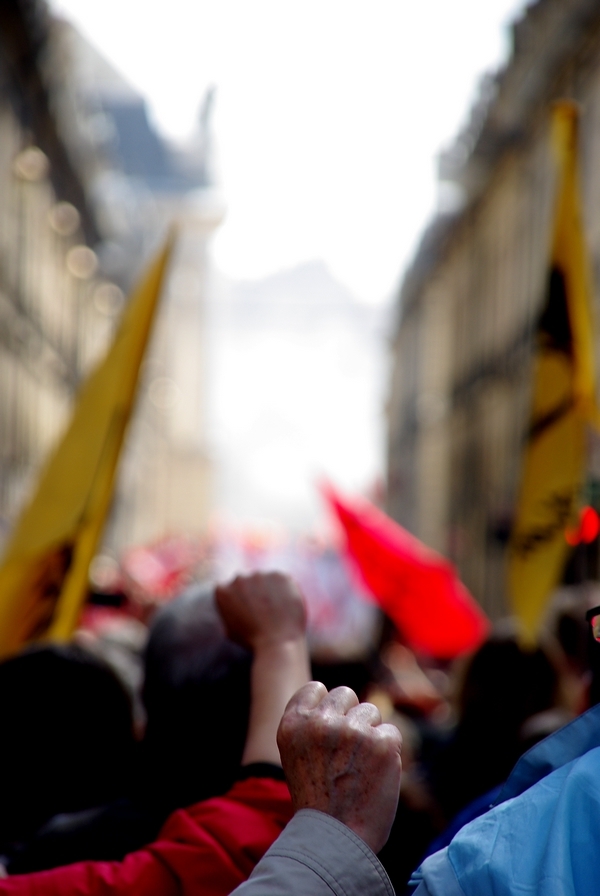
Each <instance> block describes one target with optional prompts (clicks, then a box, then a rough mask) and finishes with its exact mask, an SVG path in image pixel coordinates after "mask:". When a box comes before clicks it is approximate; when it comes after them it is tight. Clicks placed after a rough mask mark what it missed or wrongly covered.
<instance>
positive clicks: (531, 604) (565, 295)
mask: <svg viewBox="0 0 600 896" xmlns="http://www.w3.org/2000/svg"><path fill="white" fill-rule="evenodd" d="M577 126H578V112H577V107H576V105H575V104H574V103H572V102H568V101H561V102H559V103H557V104H556V106H555V107H554V117H553V138H554V146H555V151H556V159H557V174H558V179H557V194H556V200H555V211H554V227H553V234H552V249H551V255H550V265H549V271H548V277H547V290H546V299H545V303H544V307H543V309H542V314H541V317H540V319H539V322H538V328H537V334H536V341H537V346H536V358H535V363H534V381H533V399H532V409H531V419H530V426H529V430H528V433H527V441H526V445H525V449H524V460H523V471H522V480H521V490H520V495H519V500H518V506H517V514H516V519H515V523H514V526H513V532H512V536H511V541H510V545H509V567H508V580H509V592H510V596H511V600H512V606H513V610H514V612H515V614H516V615H517V617H518V618H519V620H520V623H521V629H522V635H523V639H524V640H525V641H526V642H530V643H532V642H533V641H534V640H535V637H536V634H537V631H538V628H539V624H540V621H541V618H542V616H543V613H544V609H545V606H546V603H547V600H548V598H549V596H550V593H551V591H552V589H553V588H554V587H556V585H557V584H558V583H559V582H560V578H561V575H562V571H563V568H564V565H565V562H566V559H567V552H568V550H569V547H568V545H567V543H566V541H565V527H566V526H567V525H568V524H572V523H573V522H574V521H575V517H576V513H577V509H578V503H579V497H580V493H581V489H582V485H583V481H584V477H585V465H586V428H587V424H588V423H589V422H590V421H592V420H593V419H595V417H596V414H597V411H596V399H595V374H594V330H593V322H592V287H591V272H590V262H589V258H588V254H587V249H586V245H585V236H584V225H583V216H582V209H581V202H580V192H579V171H578V161H577V154H578V140H577Z"/></svg>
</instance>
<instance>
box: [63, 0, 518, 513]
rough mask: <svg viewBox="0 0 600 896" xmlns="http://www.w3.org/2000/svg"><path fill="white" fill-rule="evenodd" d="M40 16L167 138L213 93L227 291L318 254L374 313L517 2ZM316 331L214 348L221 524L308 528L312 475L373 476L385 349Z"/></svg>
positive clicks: (498, 53)
mask: <svg viewBox="0 0 600 896" xmlns="http://www.w3.org/2000/svg"><path fill="white" fill-rule="evenodd" d="M51 2H52V4H53V8H54V9H56V10H57V11H60V12H61V13H62V14H63V15H64V16H65V17H67V18H69V19H71V21H72V22H73V23H74V24H75V25H76V26H77V27H79V29H80V30H81V31H82V32H83V33H84V35H85V36H86V37H87V38H88V39H89V40H91V41H92V42H93V43H94V44H95V45H96V46H97V47H98V49H99V50H100V51H101V52H102V53H103V54H104V55H105V56H106V57H107V58H108V59H109V61H111V62H112V63H113V65H114V66H115V67H116V68H117V69H118V70H120V71H121V73H122V74H123V75H124V76H125V77H126V78H127V79H128V80H129V81H130V82H131V83H132V84H133V86H134V87H136V88H137V89H138V90H139V91H140V92H141V93H142V94H144V95H145V96H146V98H147V99H148V102H149V104H150V107H151V110H152V114H153V116H154V118H155V120H156V122H157V123H158V124H159V126H160V128H162V130H163V131H164V132H165V133H166V134H167V135H169V136H171V137H173V138H185V137H187V136H189V135H190V134H191V132H192V131H193V129H194V125H195V120H196V117H197V113H198V108H199V104H200V101H201V99H202V96H203V94H204V92H205V90H206V88H207V87H208V86H209V85H212V84H214V85H216V87H217V96H216V106H215V115H214V122H213V124H214V132H215V135H216V141H217V145H216V150H217V161H218V166H219V176H220V181H221V187H222V190H223V193H224V197H225V201H226V205H227V215H226V219H225V222H224V224H223V226H222V227H221V228H220V230H219V231H218V233H217V234H216V237H215V239H214V244H213V259H214V261H215V262H216V265H217V267H218V268H219V269H220V271H221V272H222V273H223V274H224V275H225V276H226V277H227V278H230V279H233V280H238V279H259V278H264V277H267V276H269V275H271V274H273V273H276V272H278V271H281V270H285V269H288V268H292V267H295V266H297V265H299V264H302V263H305V262H309V261H312V260H314V259H320V260H322V261H323V262H324V263H325V265H326V267H327V268H328V269H329V271H330V272H331V273H332V274H333V276H334V277H336V278H337V279H338V280H339V281H341V282H342V283H343V284H345V285H346V286H347V287H349V289H350V290H351V292H352V293H354V295H355V296H356V297H357V298H358V299H360V300H363V301H365V302H369V303H373V304H376V305H379V306H380V307H381V306H382V305H383V303H384V302H386V301H389V300H390V298H391V297H392V295H393V294H394V292H395V290H396V288H397V285H398V282H399V280H400V276H401V273H402V271H403V269H404V267H405V266H406V264H407V263H408V262H409V260H410V257H411V254H412V252H413V251H414V248H415V246H416V244H417V242H418V240H419V237H420V234H421V232H422V229H423V227H424V225H425V224H426V222H427V219H428V218H429V216H430V215H431V214H432V212H433V210H434V207H435V202H436V157H437V154H438V152H439V150H440V149H441V148H442V147H444V146H445V145H447V144H448V143H449V142H450V141H451V140H452V138H453V137H454V135H455V134H456V132H457V130H458V129H459V127H461V126H462V125H463V124H464V121H465V119H466V116H467V113H468V110H469V107H470V105H471V103H472V100H473V98H474V95H475V91H476V86H477V82H478V79H479V77H480V76H481V74H482V73H483V72H484V71H487V70H489V69H493V68H496V67H497V66H498V65H499V64H500V63H501V62H502V61H503V60H504V59H505V58H506V55H507V50H508V39H507V36H508V32H507V27H506V24H507V22H508V21H510V19H511V18H512V17H513V16H514V15H515V14H516V12H517V11H518V10H519V9H521V8H522V6H523V2H524V0H167V2H165V0H161V2H158V0H51ZM322 329H323V328H320V331H319V333H315V338H314V339H313V340H312V341H311V340H308V341H306V340H305V341H303V340H302V339H301V338H300V335H298V334H295V333H294V332H293V331H290V332H287V331H286V332H287V335H286V334H285V333H283V331H282V332H279V331H277V332H276V333H272V332H271V331H269V330H268V329H267V330H266V331H265V332H264V333H262V334H257V335H255V337H254V338H253V341H250V335H251V334H243V339H241V338H240V339H237V341H236V338H237V337H236V334H235V333H234V334H233V335H232V334H227V333H225V332H223V333H221V334H220V335H219V334H216V333H215V332H213V334H212V342H213V343H214V345H213V346H212V352H213V355H214V356H215V358H216V359H217V360H216V361H213V364H212V366H213V374H214V376H213V380H214V382H212V385H211V386H210V388H209V391H210V393H211V396H209V404H212V405H214V406H216V407H217V411H218V413H216V414H213V416H214V418H215V421H216V422H215V423H214V427H213V428H214V430H215V432H214V433H213V436H212V440H213V446H214V449H215V456H216V457H217V459H218V468H219V473H218V479H219V482H221V485H219V487H218V489H217V491H218V501H217V504H218V506H219V508H220V509H221V510H226V511H227V510H229V511H230V512H231V514H232V516H233V517H236V516H237V517H238V518H241V517H247V516H252V515H254V516H256V515H258V516H259V517H262V518H264V519H267V518H268V519H277V520H280V521H284V523H285V524H286V525H291V524H292V523H293V524H295V525H302V526H304V525H306V526H310V522H311V520H313V521H314V520H315V519H317V518H318V514H319V501H318V497H317V494H316V490H315V488H314V480H315V477H316V476H318V475H321V474H325V475H326V476H328V477H330V478H331V479H332V481H333V482H335V483H337V484H338V485H339V486H340V487H341V488H343V489H347V490H348V491H349V492H350V493H351V492H353V491H357V490H361V489H362V488H364V487H365V486H366V485H368V484H370V483H373V481H374V479H375V477H376V476H378V475H381V473H382V463H383V456H382V455H383V419H382V415H381V409H382V407H383V404H384V400H385V392H386V384H385V376H386V369H385V360H386V358H385V356H386V351H385V345H384V344H383V339H382V341H381V344H380V343H377V344H375V343H374V342H373V340H372V339H371V341H369V339H370V337H369V335H368V334H365V337H364V339H362V341H361V339H359V338H358V337H357V335H356V333H354V331H351V330H350V329H348V328H347V327H346V329H344V327H343V326H341V324H340V325H339V326H338V327H337V329H336V328H334V330H333V331H332V332H330V331H327V333H325V332H321V330H322ZM330 330H331V328H330ZM328 334H329V336H331V339H330V342H328V343H327V344H325V343H324V342H323V340H324V339H325V337H326V336H327V335H328ZM296 336H298V338H297V339H295V337H296ZM285 340H287V341H285ZM294 340H295V341H294ZM284 343H285V344H284ZM346 356H349V357H350V361H348V358H347V357H346ZM219 359H220V360H219ZM273 369H277V371H278V374H277V377H273ZM307 371H309V372H310V376H308V375H307ZM353 372H354V374H358V375H359V376H360V377H361V380H360V382H356V378H355V379H354V380H353V379H352V376H351V375H350V374H352V373H353ZM240 382H243V383H244V384H245V386H246V387H247V388H246V392H247V393H248V395H249V396H250V397H244V396H245V395H246V393H245V392H244V390H243V389H240ZM245 401H246V403H247V404H248V407H245V406H244V402H245ZM261 421H262V422H261ZM259 424H260V425H259ZM244 427H245V428H244ZM257 433H258V434H257ZM228 495H229V496H231V495H233V496H234V497H233V498H231V500H230V501H229V503H228V498H227V496H228ZM230 505H231V506H230Z"/></svg>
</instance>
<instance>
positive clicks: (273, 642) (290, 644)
mask: <svg viewBox="0 0 600 896" xmlns="http://www.w3.org/2000/svg"><path fill="white" fill-rule="evenodd" d="M250 647H251V649H252V652H253V654H254V656H255V657H256V656H258V655H263V654H274V655H275V654H283V655H285V654H294V653H300V652H306V651H307V646H306V637H305V635H304V632H300V633H297V634H290V635H285V636H282V635H259V636H257V637H256V638H254V639H253V641H252V643H251V645H250Z"/></svg>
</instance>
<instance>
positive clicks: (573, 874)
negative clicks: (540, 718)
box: [411, 706, 600, 896]
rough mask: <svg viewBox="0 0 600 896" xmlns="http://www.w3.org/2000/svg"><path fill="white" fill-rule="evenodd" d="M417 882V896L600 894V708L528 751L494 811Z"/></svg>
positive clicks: (428, 865)
mask: <svg viewBox="0 0 600 896" xmlns="http://www.w3.org/2000/svg"><path fill="white" fill-rule="evenodd" d="M411 884H412V885H413V886H417V889H416V890H415V891H414V896H487V894H489V896H592V894H595V893H599V894H600V706H595V707H593V708H592V709H590V710H588V712H586V713H584V715H582V716H580V717H579V718H577V719H575V720H574V721H573V722H571V723H570V724H569V725H565V727H564V728H561V729H560V730H559V731H556V732H555V733H554V734H552V735H550V737H547V738H546V739H545V740H543V741H541V742H540V743H539V744H536V746H535V747H533V748H532V749H531V750H529V751H528V752H527V753H525V755H524V756H522V757H521V759H520V760H519V761H518V762H517V764H516V766H515V768H514V770H513V771H512V773H511V775H510V777H509V778H508V780H507V782H506V784H505V785H504V787H503V788H502V790H501V792H500V795H499V797H498V799H497V801H496V803H495V805H494V806H493V808H491V809H490V811H489V812H487V813H486V814H485V815H481V816H480V817H479V818H476V819H475V820H474V821H472V822H470V823H469V824H467V825H466V826H465V827H464V828H462V830H461V831H459V832H458V834H457V835H456V836H455V837H454V839H453V840H452V842H451V843H450V845H449V846H447V847H446V848H445V849H442V850H440V851H439V852H437V853H435V854H434V855H432V856H429V858H427V859H425V861H424V862H423V864H422V865H421V867H420V868H419V869H418V871H417V872H416V873H415V874H414V875H413V878H412V880H411Z"/></svg>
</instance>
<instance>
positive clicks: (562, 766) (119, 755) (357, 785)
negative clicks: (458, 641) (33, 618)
mask: <svg viewBox="0 0 600 896" xmlns="http://www.w3.org/2000/svg"><path fill="white" fill-rule="evenodd" d="M583 617H584V613H582V612H581V610H580V608H579V607H578V606H574V607H572V608H568V609H565V610H563V611H562V612H561V613H559V614H558V615H557V618H556V620H555V624H554V626H553V631H552V632H549V633H548V635H547V637H546V641H545V643H544V646H543V647H538V648H537V649H536V650H525V649H523V648H522V647H521V646H519V643H518V641H517V639H516V638H515V636H514V633H513V632H512V631H511V630H510V629H505V630H504V629H502V628H499V629H498V630H496V631H495V632H494V633H493V635H492V636H491V637H490V638H489V639H488V641H487V642H486V643H485V644H484V645H483V646H482V647H481V648H480V649H479V650H478V651H477V652H476V653H475V654H474V655H473V656H471V657H469V658H468V659H465V660H463V661H462V662H460V663H458V664H455V666H454V667H453V668H447V667H442V666H441V665H440V664H439V663H438V664H434V663H429V664H427V663H426V662H425V661H424V659H423V658H420V662H417V658H415V657H414V655H412V654H410V652H409V651H407V650H406V648H405V647H403V646H402V645H401V643H400V642H399V641H398V637H397V634H396V633H394V632H393V631H391V629H388V628H387V627H385V626H384V628H383V634H382V643H381V644H380V645H379V649H378V650H377V651H374V652H373V654H372V655H371V656H369V657H367V658H366V659H365V660H364V661H361V662H353V663H349V662H346V663H335V662H327V663H325V662H323V661H322V658H321V662H320V663H319V664H318V665H317V664H313V668H312V670H311V666H310V657H309V651H308V647H307V640H306V610H305V605H304V602H303V598H302V595H301V593H300V591H299V589H298V587H297V586H296V585H295V584H294V582H293V581H292V579H290V578H289V577H288V576H285V575H283V574H281V573H254V574H251V575H246V576H238V577H236V578H235V579H234V580H233V581H232V582H230V583H229V584H226V585H219V586H217V587H216V588H212V587H204V586H195V587H192V588H190V589H188V590H187V591H186V592H184V593H183V594H181V595H180V596H178V597H176V598H175V599H174V600H172V601H171V602H170V603H168V604H166V605H165V606H163V607H162V608H161V609H160V610H158V612H157V613H156V614H155V616H154V618H153V619H152V620H151V621H150V624H149V632H148V638H147V642H146V644H145V647H144V650H143V657H142V659H143V677H142V681H141V683H140V685H139V687H138V691H139V693H137V694H135V693H133V691H134V690H135V686H134V685H135V682H134V685H132V680H127V675H125V677H124V678H123V675H122V673H121V671H119V669H118V668H117V667H116V666H115V664H114V663H113V664H112V665H111V664H110V663H109V662H107V661H106V659H104V658H103V657H102V655H101V651H99V650H98V649H97V646H98V645H96V646H95V647H94V649H92V645H91V644H90V643H88V642H86V641H85V639H80V641H79V643H73V644H70V645H62V646H60V645H50V644H46V645H37V646H32V647H30V648H29V649H27V650H25V651H24V652H22V653H20V654H19V655H18V656H15V657H12V658H10V659H7V660H5V661H4V662H3V663H1V664H0V694H1V699H2V707H3V719H2V738H0V767H1V768H2V769H3V771H4V774H3V777H2V794H3V799H2V800H1V801H0V856H1V859H0V862H1V867H2V869H4V876H3V877H2V879H0V896H2V894H14V896H17V894H20V896H25V894H27V896H51V894H59V893H60V894H67V896H68V894H77V896H92V894H98V896H100V894H102V896H105V894H115V896H116V894H121V893H136V894H138V893H139V894H157V896H158V894H171V893H172V894H190V896H191V894H202V896H227V894H229V893H231V892H232V891H233V890H235V889H236V888H237V887H241V891H240V896H271V894H272V896H276V894H277V896H301V894H302V896H304V894H308V893H310V894H311V896H315V894H319V893H320V891H321V890H322V892H323V896H325V894H327V896H331V893H332V892H333V893H334V894H336V896H338V894H339V896H354V894H356V896H359V893H360V894H361V896H364V894H365V893H368V894H369V896H384V894H385V896H390V894H393V893H394V892H395V893H396V894H398V896H402V894H403V893H405V892H416V893H417V894H418V896H451V894H457V896H459V894H462V896H468V894H471V893H473V894H475V893H477V894H478V896H479V894H482V893H490V894H494V896H496V894H500V893H502V894H507V896H508V894H521V893H525V892H527V893H536V894H537V893H539V894H540V896H541V894H544V896H550V894H552V896H554V894H556V896H558V894H559V893H560V894H569V893H573V894H575V893H576V894H583V893H592V892H594V890H593V884H592V880H593V869H594V859H595V855H596V853H597V846H598V845H600V836H599V835H596V831H600V827H599V826H598V818H597V817H596V816H597V815H598V811H599V809H600V801H599V799H600V788H599V786H598V783H597V779H598V777H599V776H598V774H597V772H598V771H600V764H599V763H600V707H597V708H596V707H594V706H592V707H591V708H589V709H588V711H585V710H586V708H587V707H590V705H591V704H593V703H595V694H596V691H597V684H598V679H597V677H594V673H595V664H597V662H598V657H597V655H596V653H595V652H594V651H597V650H600V645H598V644H596V642H595V641H594V638H593V637H592V635H591V633H590V632H588V630H587V627H586V622H585V620H584V618H583ZM117 665H118V664H117ZM311 678H316V679H319V681H314V680H313V681H311ZM136 700H137V701H138V702H139V704H140V706H141V707H142V711H141V713H140V711H139V709H138V710H136ZM286 706H287V709H286ZM142 718H143V724H142V722H141V719H142ZM402 741H403V742H404V743H403V746H402V750H401V742H402ZM401 754H402V762H401V761H400V756H401ZM401 765H402V766H403V767H404V768H403V774H402V788H401V789H400V772H401ZM513 769H514V770H513ZM292 816H293V818H292Z"/></svg>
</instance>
